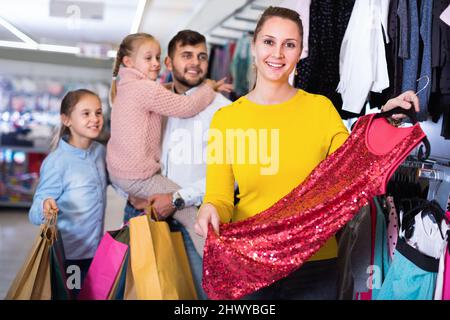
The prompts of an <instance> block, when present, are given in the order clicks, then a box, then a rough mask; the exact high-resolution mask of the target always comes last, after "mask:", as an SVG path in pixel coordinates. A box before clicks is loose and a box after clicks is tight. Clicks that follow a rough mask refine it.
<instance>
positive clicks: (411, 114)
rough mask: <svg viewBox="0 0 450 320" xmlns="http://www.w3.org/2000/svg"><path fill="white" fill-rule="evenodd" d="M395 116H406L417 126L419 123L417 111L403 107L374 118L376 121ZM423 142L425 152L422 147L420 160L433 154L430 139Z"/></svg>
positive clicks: (419, 153) (381, 113) (424, 139)
mask: <svg viewBox="0 0 450 320" xmlns="http://www.w3.org/2000/svg"><path fill="white" fill-rule="evenodd" d="M394 114H403V115H406V116H407V117H408V118H409V119H411V122H412V124H416V123H417V122H418V121H417V116H416V113H415V111H413V110H412V109H403V108H402V107H397V108H394V109H391V110H389V111H385V112H380V113H377V114H376V115H375V116H374V118H375V119H378V118H388V117H391V116H392V115H394ZM422 142H423V144H424V145H425V152H424V151H423V149H422V146H420V147H419V151H418V156H417V158H418V159H419V160H425V159H428V158H429V156H430V153H431V145H430V141H429V140H428V138H427V137H426V136H425V137H424V138H423V139H422Z"/></svg>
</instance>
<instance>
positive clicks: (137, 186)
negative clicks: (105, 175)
mask: <svg viewBox="0 0 450 320" xmlns="http://www.w3.org/2000/svg"><path fill="white" fill-rule="evenodd" d="M110 179H111V182H112V183H113V184H114V185H116V186H117V187H119V188H120V189H121V190H123V191H125V192H126V193H127V194H129V195H131V196H134V197H138V198H143V199H147V198H148V197H150V196H151V195H153V194H157V193H173V192H175V191H177V190H179V189H180V186H178V185H177V184H176V183H175V182H173V181H172V180H170V179H168V178H166V177H164V176H162V175H160V174H155V175H153V176H152V177H150V178H148V179H145V180H128V179H120V178H115V177H112V176H110ZM197 210H198V209H197V207H195V206H193V207H187V208H184V209H183V210H177V211H176V212H175V214H174V215H173V218H174V219H175V220H177V221H178V222H180V223H181V224H182V225H183V226H184V227H185V228H186V230H187V232H188V233H189V236H190V237H191V239H192V242H193V243H194V246H195V249H196V250H197V252H198V254H199V255H200V256H201V257H203V247H204V246H205V239H204V238H203V237H200V236H199V235H198V234H196V233H195V231H194V225H195V219H196V217H197Z"/></svg>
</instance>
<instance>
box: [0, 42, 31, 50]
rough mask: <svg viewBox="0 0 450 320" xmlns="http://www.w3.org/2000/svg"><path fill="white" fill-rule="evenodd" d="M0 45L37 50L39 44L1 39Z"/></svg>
mask: <svg viewBox="0 0 450 320" xmlns="http://www.w3.org/2000/svg"><path fill="white" fill-rule="evenodd" d="M0 47H8V48H18V49H30V50H36V49H37V44H36V45H35V44H32V43H26V42H20V41H4V40H0Z"/></svg>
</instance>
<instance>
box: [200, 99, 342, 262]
mask: <svg viewBox="0 0 450 320" xmlns="http://www.w3.org/2000/svg"><path fill="white" fill-rule="evenodd" d="M347 137H348V131H347V129H346V127H345V126H344V124H343V122H342V120H341V118H340V116H339V114H338V113H337V111H336V109H335V108H334V106H333V104H332V103H331V101H330V100H328V99H327V98H326V97H324V96H320V95H314V94H310V93H307V92H305V91H303V90H298V92H297V94H296V95H295V96H294V97H293V98H291V99H289V100H288V101H286V102H283V103H280V104H274V105H259V104H256V103H254V102H251V101H250V100H248V99H247V98H246V97H242V98H240V99H239V100H237V101H235V102H234V103H232V104H231V105H229V106H227V107H224V108H221V109H219V110H218V111H217V112H216V113H215V115H214V117H213V120H212V122H211V126H210V132H209V140H208V149H207V150H208V151H207V161H208V165H207V175H206V195H205V198H204V201H203V202H204V203H211V204H213V205H214V206H215V207H216V208H217V210H218V212H219V215H220V219H221V222H223V223H224V222H229V221H239V220H244V219H246V218H249V217H251V216H253V215H255V214H257V213H259V212H261V211H263V210H265V209H267V208H269V207H270V206H272V205H273V204H274V203H275V202H277V201H278V200H279V199H281V198H282V197H284V196H285V195H286V194H288V193H289V192H290V191H291V190H292V189H293V188H294V187H296V186H297V185H299V184H300V183H302V181H303V180H304V179H305V178H306V177H307V176H308V175H309V174H310V173H311V171H312V170H313V169H314V168H315V167H316V166H317V165H318V164H319V163H320V162H321V161H322V160H324V159H325V158H326V157H327V156H328V155H329V154H331V153H332V152H334V151H335V150H336V149H338V148H339V147H340V146H341V145H342V144H343V143H344V141H345V140H346V139H347ZM235 182H236V183H237V185H238V186H239V203H238V204H237V205H236V206H234V204H233V202H234V201H233V199H234V198H233V195H234V186H235ZM336 256H337V242H336V239H335V238H334V237H333V238H332V239H331V240H329V241H328V242H327V243H326V244H325V245H324V247H322V248H321V249H320V250H319V252H317V253H316V254H315V255H314V256H313V257H312V258H311V260H323V259H330V258H334V257H336Z"/></svg>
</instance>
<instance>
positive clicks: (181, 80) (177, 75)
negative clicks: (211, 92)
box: [173, 70, 206, 88]
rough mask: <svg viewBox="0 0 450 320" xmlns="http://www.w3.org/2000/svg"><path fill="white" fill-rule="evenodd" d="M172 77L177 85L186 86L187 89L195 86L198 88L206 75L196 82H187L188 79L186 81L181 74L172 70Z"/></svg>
mask: <svg viewBox="0 0 450 320" xmlns="http://www.w3.org/2000/svg"><path fill="white" fill-rule="evenodd" d="M173 77H174V79H176V80H177V81H178V82H179V83H181V84H182V85H183V86H186V87H188V88H193V87H196V86H198V85H199V84H201V83H202V82H203V81H204V80H205V78H206V75H205V76H203V77H200V78H198V80H188V79H186V78H185V77H184V75H183V74H181V73H180V72H178V71H175V70H173Z"/></svg>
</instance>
